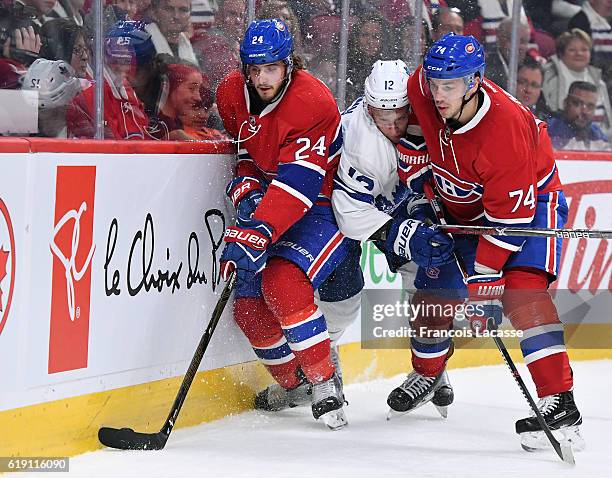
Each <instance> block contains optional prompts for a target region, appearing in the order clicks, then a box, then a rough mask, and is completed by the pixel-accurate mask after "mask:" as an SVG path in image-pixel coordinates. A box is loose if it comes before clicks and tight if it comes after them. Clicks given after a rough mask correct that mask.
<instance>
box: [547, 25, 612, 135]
mask: <svg viewBox="0 0 612 478" xmlns="http://www.w3.org/2000/svg"><path fill="white" fill-rule="evenodd" d="M591 47H592V43H591V39H590V37H589V36H588V35H587V34H586V33H585V32H583V31H582V30H580V29H578V28H574V29H573V30H570V31H569V32H565V33H563V34H561V35H560V36H559V38H557V54H556V55H553V56H552V57H551V58H550V62H549V63H547V64H546V65H545V66H544V83H543V85H542V91H543V93H544V98H545V99H546V104H547V105H548V106H549V107H550V109H551V110H553V111H561V110H563V109H564V105H565V97H566V96H567V94H568V92H569V87H570V85H571V84H572V83H573V82H574V81H588V82H590V83H593V84H594V85H595V86H596V87H597V88H598V90H599V97H598V100H597V109H596V111H595V117H594V121H595V123H597V124H598V125H599V126H600V127H601V129H602V130H603V131H604V132H606V133H609V130H610V126H611V119H612V107H611V106H610V98H609V96H608V91H607V89H606V85H605V84H604V82H603V81H602V73H601V70H600V69H599V68H597V67H595V66H592V65H589V62H590V61H591Z"/></svg>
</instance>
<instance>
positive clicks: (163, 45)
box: [146, 0, 198, 64]
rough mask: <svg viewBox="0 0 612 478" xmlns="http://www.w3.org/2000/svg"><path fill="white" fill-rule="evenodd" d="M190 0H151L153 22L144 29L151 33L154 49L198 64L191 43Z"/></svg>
mask: <svg viewBox="0 0 612 478" xmlns="http://www.w3.org/2000/svg"><path fill="white" fill-rule="evenodd" d="M190 16H191V0H153V1H152V2H151V18H152V20H153V23H150V24H148V25H147V27H146V29H147V31H148V32H149V33H150V34H151V40H152V41H153V45H155V51H156V52H157V53H158V54H159V53H166V54H168V55H173V56H175V57H177V58H180V59H181V60H186V61H189V62H191V63H194V64H198V60H197V58H196V55H195V53H194V50H193V47H192V45H191V41H190V40H189V38H190V36H191V35H190V25H189V20H190Z"/></svg>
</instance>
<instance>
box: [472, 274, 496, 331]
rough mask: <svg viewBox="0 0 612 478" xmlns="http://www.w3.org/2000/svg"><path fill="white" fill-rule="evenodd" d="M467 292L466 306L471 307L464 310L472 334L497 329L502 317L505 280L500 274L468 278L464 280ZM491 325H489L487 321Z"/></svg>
mask: <svg viewBox="0 0 612 478" xmlns="http://www.w3.org/2000/svg"><path fill="white" fill-rule="evenodd" d="M465 283H466V285H467V290H468V304H471V305H472V307H471V308H470V310H467V309H466V316H467V319H468V320H469V321H470V327H471V328H472V330H473V331H474V332H478V331H480V332H483V331H484V330H487V329H489V330H493V329H494V328H497V327H498V326H499V325H500V324H501V322H502V317H503V312H504V309H503V306H502V302H501V299H502V296H503V295H504V288H505V286H506V279H505V278H504V277H503V276H502V273H501V272H499V273H497V274H480V275H473V276H470V277H468V278H467V279H466V280H465ZM490 320H491V321H492V322H493V324H495V325H494V327H493V324H490V323H489V321H490Z"/></svg>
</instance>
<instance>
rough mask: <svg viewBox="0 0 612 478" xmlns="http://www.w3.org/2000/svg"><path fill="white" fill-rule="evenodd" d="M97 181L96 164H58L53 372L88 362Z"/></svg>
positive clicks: (51, 333) (51, 335) (51, 348)
mask: <svg viewBox="0 0 612 478" xmlns="http://www.w3.org/2000/svg"><path fill="white" fill-rule="evenodd" d="M95 185H96V167H95V166H58V167H57V178H56V187H55V217H54V222H53V224H54V226H53V232H52V233H51V237H50V249H51V253H52V255H53V276H52V282H51V323H50V330H49V373H57V372H65V371H67V370H76V369H79V368H85V367H87V358H88V342H89V305H90V295H91V260H92V258H93V253H94V250H95V244H94V241H93V221H94V197H95Z"/></svg>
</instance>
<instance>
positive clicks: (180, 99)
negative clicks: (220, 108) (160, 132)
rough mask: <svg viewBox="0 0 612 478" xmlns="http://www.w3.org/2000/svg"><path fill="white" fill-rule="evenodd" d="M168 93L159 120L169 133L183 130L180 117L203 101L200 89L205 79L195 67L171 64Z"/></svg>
mask: <svg viewBox="0 0 612 478" xmlns="http://www.w3.org/2000/svg"><path fill="white" fill-rule="evenodd" d="M166 78H167V83H166V85H165V87H166V88H167V93H166V94H164V95H163V97H165V98H163V99H162V101H161V104H160V108H159V113H158V119H159V120H160V121H163V122H164V123H165V124H166V126H167V127H168V131H169V132H170V133H172V131H174V130H177V129H181V128H182V123H181V120H180V115H181V114H182V113H184V112H186V111H188V110H191V109H192V108H193V105H194V104H196V103H197V102H198V101H201V99H202V98H201V96H200V88H201V87H202V83H203V77H202V73H201V72H200V70H199V69H198V68H197V67H196V66H195V65H188V64H184V63H181V64H176V63H175V64H170V65H167V66H166ZM211 106H212V105H211Z"/></svg>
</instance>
